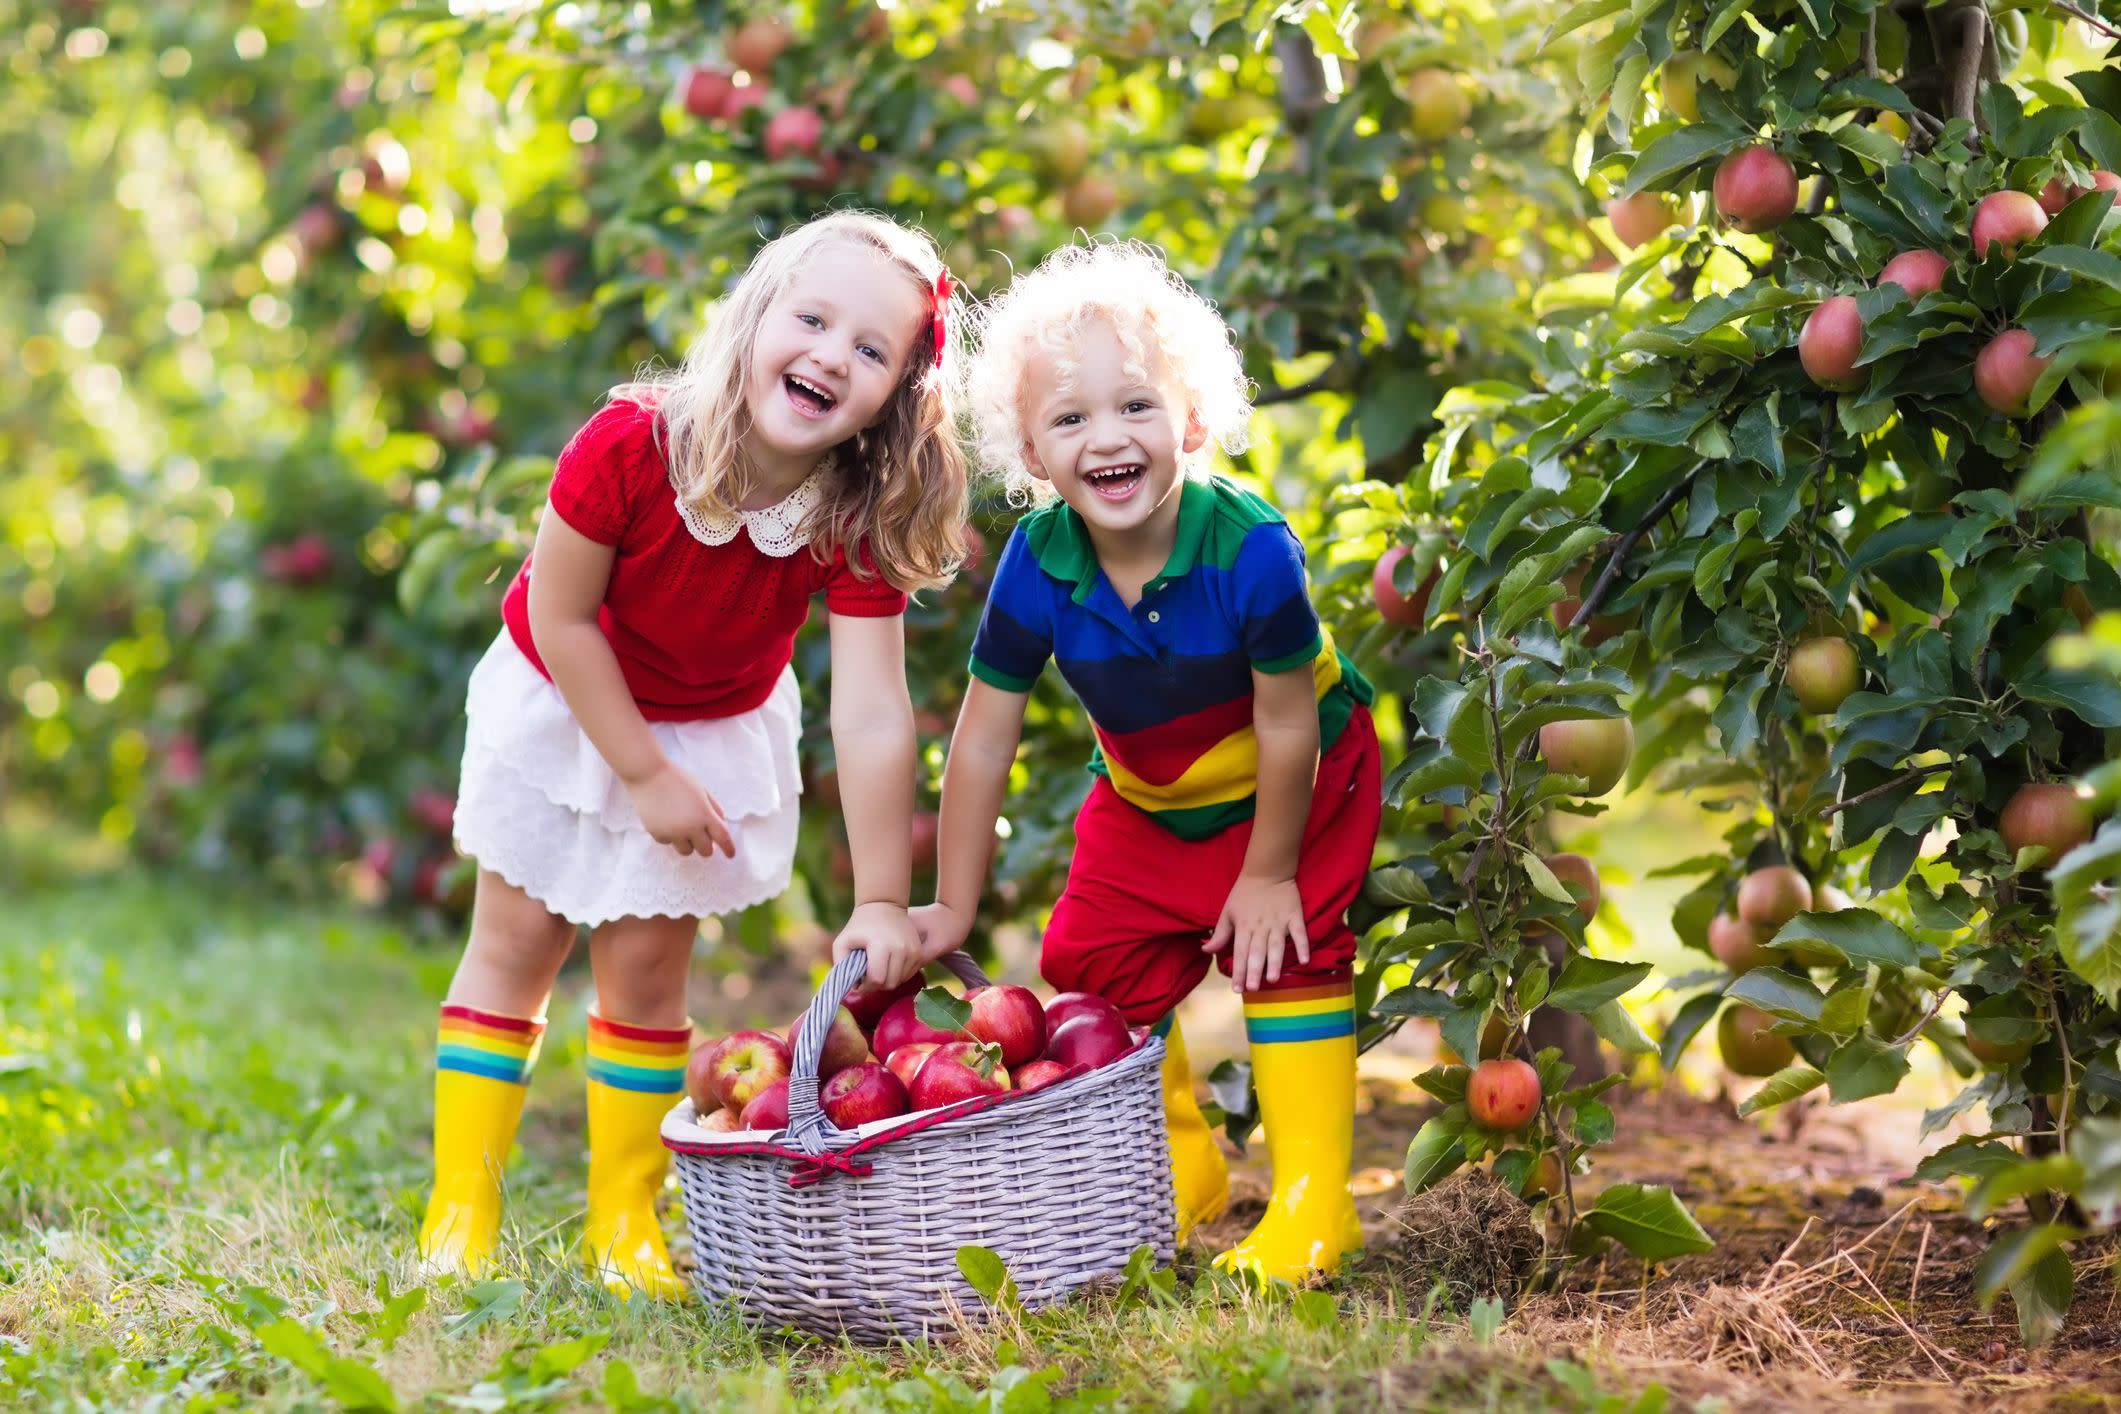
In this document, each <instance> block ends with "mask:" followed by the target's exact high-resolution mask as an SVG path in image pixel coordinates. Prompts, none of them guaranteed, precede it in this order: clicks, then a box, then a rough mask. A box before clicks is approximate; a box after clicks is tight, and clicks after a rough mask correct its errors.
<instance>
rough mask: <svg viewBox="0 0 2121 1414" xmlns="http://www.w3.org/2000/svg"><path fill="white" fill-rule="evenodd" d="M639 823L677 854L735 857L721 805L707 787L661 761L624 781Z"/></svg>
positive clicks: (733, 839)
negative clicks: (716, 853) (632, 779)
mask: <svg viewBox="0 0 2121 1414" xmlns="http://www.w3.org/2000/svg"><path fill="white" fill-rule="evenodd" d="M626 791H627V794H629V795H631V796H632V797H633V808H634V811H635V813H637V814H638V815H639V816H640V817H641V827H642V828H643V829H645V830H647V831H648V834H649V837H650V838H651V839H653V840H655V841H656V842H657V843H659V844H667V845H669V846H670V847H671V848H672V849H674V850H676V851H677V852H678V853H679V854H713V853H714V852H715V851H716V850H718V849H719V850H720V851H721V852H722V853H724V854H726V855H728V856H729V857H730V858H731V859H734V858H736V837H735V836H734V835H732V834H730V833H729V822H728V821H727V820H725V819H723V818H722V807H721V806H720V805H718V804H717V803H716V802H715V799H714V797H713V796H711V795H709V794H708V793H707V788H706V787H705V786H703V785H701V784H700V783H699V782H698V781H696V780H694V779H693V778H692V777H691V776H689V775H687V774H686V773H685V772H684V771H683V770H681V769H679V768H678V767H677V766H674V765H672V764H671V763H670V762H668V761H665V762H664V763H663V764H662V765H661V766H659V767H657V768H656V769H655V770H654V771H652V772H650V773H649V774H648V775H646V776H643V777H642V778H641V779H639V780H638V781H629V782H627V784H626Z"/></svg>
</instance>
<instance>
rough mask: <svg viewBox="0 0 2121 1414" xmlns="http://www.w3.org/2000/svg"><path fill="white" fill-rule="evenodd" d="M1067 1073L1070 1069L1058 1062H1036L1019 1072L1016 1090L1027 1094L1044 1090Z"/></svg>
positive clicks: (1021, 1068) (1023, 1067)
mask: <svg viewBox="0 0 2121 1414" xmlns="http://www.w3.org/2000/svg"><path fill="white" fill-rule="evenodd" d="M1067 1073H1068V1067H1066V1066H1064V1065H1062V1064H1061V1063H1060V1062H1059V1061H1057V1060H1035V1061H1032V1062H1031V1063H1030V1064H1029V1065H1025V1066H1022V1067H1020V1068H1019V1069H1018V1070H1017V1072H1016V1088H1017V1089H1018V1090H1020V1091H1022V1092H1024V1093H1025V1094H1029V1093H1030V1092H1031V1091H1033V1090H1043V1089H1045V1088H1046V1087H1047V1086H1048V1085H1051V1084H1052V1083H1053V1082H1054V1081H1056V1080H1058V1079H1060V1078H1061V1077H1062V1076H1064V1075H1066V1074H1067Z"/></svg>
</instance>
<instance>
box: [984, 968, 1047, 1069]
mask: <svg viewBox="0 0 2121 1414" xmlns="http://www.w3.org/2000/svg"><path fill="white" fill-rule="evenodd" d="M965 1000H966V1001H968V1002H970V1003H972V1019H971V1020H970V1021H968V1022H967V1023H966V1024H965V1030H966V1031H967V1032H968V1033H970V1034H971V1036H972V1038H973V1039H974V1040H976V1041H992V1042H993V1043H994V1044H995V1045H997V1046H1000V1047H1001V1048H1002V1064H1003V1065H1006V1066H1008V1067H1009V1068H1010V1069H1012V1070H1014V1069H1015V1068H1016V1067H1017V1066H1020V1065H1022V1064H1023V1063H1024V1062H1025V1061H1027V1060H1031V1059H1033V1058H1034V1057H1036V1056H1037V1055H1038V1053H1039V1052H1041V1051H1043V1050H1045V1049H1046V1011H1045V1008H1043V1007H1041V1006H1040V1005H1039V1004H1038V998H1037V996H1035V995H1034V994H1033V993H1032V992H1031V990H1030V989H1029V988H1028V987H1011V986H1000V987H974V988H973V989H972V990H971V991H969V992H967V993H965Z"/></svg>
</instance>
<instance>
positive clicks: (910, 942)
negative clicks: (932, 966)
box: [832, 903, 922, 992]
mask: <svg viewBox="0 0 2121 1414" xmlns="http://www.w3.org/2000/svg"><path fill="white" fill-rule="evenodd" d="M857 948H859V949H861V950H862V951H864V952H866V953H868V954H869V971H868V974H867V979H866V981H867V985H869V986H872V987H875V988H877V989H878V990H880V991H887V992H888V991H890V990H891V989H892V988H893V987H896V986H898V985H899V984H900V983H901V982H904V981H905V980H906V979H907V978H908V977H911V976H913V975H914V974H915V973H916V972H918V971H920V969H921V962H922V958H921V939H920V934H918V933H916V932H914V931H913V923H912V920H911V919H909V918H908V917H907V916H906V910H905V909H903V908H900V907H899V906H898V905H897V904H895V903H864V904H859V905H857V906H856V907H855V910H854V912H853V913H851V914H849V915H848V917H847V926H846V927H844V928H842V929H840V935H839V936H838V937H837V938H834V939H833V940H832V960H833V961H834V962H838V961H839V960H840V959H841V958H843V957H845V956H846V955H847V954H848V953H850V952H853V951H854V950H855V949H857Z"/></svg>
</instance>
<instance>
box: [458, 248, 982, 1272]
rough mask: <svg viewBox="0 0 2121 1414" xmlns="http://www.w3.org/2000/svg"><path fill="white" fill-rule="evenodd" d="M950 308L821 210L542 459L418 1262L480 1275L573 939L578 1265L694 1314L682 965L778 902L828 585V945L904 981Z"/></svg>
mask: <svg viewBox="0 0 2121 1414" xmlns="http://www.w3.org/2000/svg"><path fill="white" fill-rule="evenodd" d="M951 290H952V286H951V281H950V276H949V274H948V273H947V272H946V271H945V270H944V269H943V265H942V261H941V258H940V256H939V255H938V254H937V251H936V249H935V247H934V245H933V244H932V243H931V242H930V241H929V240H928V239H927V237H925V236H923V235H920V234H917V233H915V232H912V231H909V230H906V229H904V228H902V227H900V226H897V225H894V224H893V223H891V222H890V221H888V220H884V219H882V218H880V217H875V216H869V215H863V214H856V213H841V214H835V215H831V216H826V217H823V218H820V219H818V220H816V221H813V222H811V223H810V224H808V225H806V226H803V227H801V228H799V229H797V230H795V231H793V232H790V233H788V234H786V235H784V236H782V237H781V238H780V239H779V240H776V241H774V242H772V243H771V244H770V245H768V246H767V247H766V248H765V249H764V250H762V251H761V252H760V253H759V256H758V258H757V260H756V261H754V262H753V264H752V265H751V268H750V269H749V271H748V272H746V274H745V275H744V277H743V279H742V280H741V281H740V282H739V283H738V284H737V286H736V288H735V290H734V291H733V292H732V293H731V294H730V296H729V297H728V299H727V300H726V301H724V302H723V304H722V306H721V307H720V308H719V309H718V310H716V311H715V313H714V317H713V320H712V322H711V323H710V324H709V326H708V327H707V329H706V330H705V332H704V333H702V334H701V336H700V338H699V339H698V341H697V342H696V343H695V344H694V345H693V347H692V349H691V351H690V353H689V354H688V355H687V356H686V359H685V362H684V366H683V367H682V368H681V369H679V370H678V371H677V372H676V373H674V374H670V375H667V376H665V377H663V378H661V379H658V380H655V381H652V382H647V383H635V384H631V385H628V386H625V387H622V388H619V389H616V390H614V392H613V394H612V398H611V401H610V402H609V404H608V405H607V406H606V407H605V408H604V409H603V410H602V411H601V412H599V413H598V414H597V415H596V416H595V417H594V418H592V419H591V420H590V421H589V423H588V425H587V426H586V427H584V428H583V429H582V430H581V431H580V432H579V433H578V434H576V436H575V438H574V440H573V441H572V442H570V443H569V444H568V446H567V449H566V450H565V451H564V452H562V453H561V455H560V459H559V464H558V466H557V467H556V468H555V470H554V472H553V480H552V490H551V494H550V505H549V508H548V513H547V514H546V515H545V516H544V518H543V520H542V521H541V523H540V525H539V527H538V534H537V540H536V543H535V545H534V546H533V548H532V552H531V555H530V558H529V559H528V560H526V561H525V563H524V565H523V568H522V572H521V573H520V574H519V575H518V576H517V577H516V579H515V582H514V583H513V584H512V585H511V586H510V588H509V590H508V593H507V596H506V597H505V599H504V600H503V604H502V617H503V619H504V620H505V625H506V626H505V628H504V629H503V631H502V632H501V634H500V636H499V637H498V638H497V639H496V640H495V641H494V644H493V647H492V648H491V649H489V650H488V652H487V654H486V656H485V658H484V659H483V660H482V661H481V662H480V664H479V666H478V668H477V669H476V671H475V672H474V673H473V674H472V678H471V684H470V689H469V694H468V701H467V704H466V716H467V719H468V725H467V730H466V739H465V744H464V765H463V777H462V782H461V784H460V787H459V795H458V806H457V815H456V840H457V845H458V847H459V848H460V849H462V850H463V851H464V853H466V854H467V855H469V856H471V857H472V858H474V859H476V860H478V862H479V879H478V895H477V900H476V902H475V904H474V906H473V909H472V921H471V938H470V941H469V942H468V943H467V944H466V946H465V949H464V957H463V961H462V962H461V963H459V964H458V968H457V973H456V977H455V979H454V981H452V982H451V984H450V988H449V995H448V998H447V1000H446V1001H445V1003H444V1005H443V1007H442V1019H441V1038H440V1042H439V1044H438V1046H437V1049H436V1062H435V1134H434V1147H435V1183H434V1191H433V1195H432V1197H431V1198H430V1200H429V1203H428V1207H427V1216H426V1220H425V1222H424V1223H423V1224H422V1226H421V1229H420V1252H421V1256H422V1258H423V1260H424V1262H425V1263H426V1264H427V1265H428V1267H429V1268H430V1270H456V1271H467V1272H477V1271H479V1270H481V1269H483V1268H484V1267H485V1266H487V1265H488V1263H489V1262H490V1260H491V1258H492V1254H493V1250H494V1245H495V1242H496V1239H497V1236H498V1232H499V1222H500V1197H501V1189H500V1172H501V1165H502V1163H503V1161H504V1159H505V1158H506V1156H507V1153H508V1148H509V1144H510V1142H511V1141H512V1139H513V1137H514V1134H515V1129H516V1124H517V1121H518V1119H519V1118H520V1116H521V1114H522V1108H523V1094H524V1086H525V1083H526V1081H527V1079H528V1075H529V1071H530V1067H531V1063H532V1061H533V1060H534V1059H535V1057H536V1054H537V1050H538V1044H539V1040H540V1037H541V1036H542V1034H543V1031H544V1021H543V1019H542V1018H543V1016H544V1011H545V1004H546V999H547V998H548V997H549V995H550V994H551V991H552V985H553V979H554V977H555V976H556V975H557V973H558V971H559V968H560V964H561V962H562V961H563V960H564V959H565V958H566V956H567V952H568V950H569V948H570V947H571V946H572V945H573V943H574V937H575V930H576V928H577V926H580V925H587V926H588V927H589V928H590V930H591V933H590V942H589V947H590V962H591V966H592V968H593V970H594V972H595V978H596V1007H595V1010H594V1013H593V1014H592V1015H591V1016H590V1018H589V1045H588V1071H589V1097H588V1099H589V1103H588V1110H589V1203H588V1216H587V1232H586V1234H585V1238H584V1242H583V1249H582V1255H583V1257H584V1259H585V1260H586V1261H587V1263H588V1264H589V1266H590V1267H591V1268H592V1270H594V1271H595V1272H597V1273H598V1274H599V1275H600V1276H601V1277H602V1278H603V1280H604V1281H605V1283H606V1285H608V1286H611V1287H612V1288H613V1289H614V1290H621V1291H623V1290H626V1289H629V1288H630V1289H632V1290H638V1291H643V1292H647V1293H650V1294H652V1295H656V1296H668V1297H680V1296H682V1295H683V1286H682V1284H681V1283H680V1282H679V1281H678V1279H677V1277H676V1276H675V1274H674V1273H673V1272H672V1270H671V1266H670V1258H669V1255H668V1252H667V1251H666V1249H665V1247H664V1244H663V1234H662V1229H661V1227H660V1226H659V1224H658V1222H657V1218H656V1214H655V1196H656V1192H657V1190H658V1189H659V1188H660V1187H661V1186H662V1181H663V1175H664V1171H665V1164H666V1161H667V1154H666V1152H665V1150H664V1149H663V1146H662V1142H661V1139H660V1137H659V1127H660V1125H661V1121H662V1118H663V1115H664V1113H665V1111H667V1110H668V1109H669V1108H670V1106H671V1105H672V1104H673V1103H674V1102H675V1100H676V1098H677V1095H678V1091H679V1089H680V1088H681V1086H682V1083H683V1078H684V1072H685V1063H686V1059H687V1050H688V1044H687V1043H688V1041H689V1039H690V1034H691V1033H690V1027H689V1025H688V1023H687V1021H686V1015H685V980H686V974H687V971H688V968H689V964H690V960H691V954H692V940H693V936H694V934H695V932H696V930H697V927H698V922H699V919H700V918H701V916H703V915H706V914H720V913H728V912H732V911H734V910H736V909H741V908H745V907H748V906H750V905H752V904H755V903H759V902H762V901H764V900H767V899H771V898H773V897H774V896H776V895H777V894H779V893H780V892H781V891H782V890H784V889H785V888H786V887H787V886H788V881H789V873H790V867H791V864H792V860H793V855H794V849H795V837H796V795H797V792H798V791H799V789H800V786H799V783H798V778H797V774H796V771H797V768H796V738H797V734H798V730H799V725H800V724H799V720H798V706H797V693H796V682H795V676H794V672H793V670H792V668H791V667H790V666H789V660H790V657H791V653H792V647H793V643H794V638H795V633H796V630H797V628H798V627H799V626H801V624H802V622H803V620H804V619H805V617H806V616H807V615H808V613H809V609H810V597H811V596H812V595H813V594H816V593H819V592H822V593H823V594H824V596H825V608H826V611H827V613H828V614H829V616H830V617H829V623H830V627H831V639H832V649H831V656H832V738H833V744H834V747H835V749H836V750H837V752H838V756H839V767H840V780H841V795H842V801H843V809H844V812H845V816H846V826H847V835H848V840H849V844H850V847H851V850H852V854H853V859H854V887H855V897H856V907H855V909H854V913H853V916H852V917H851V918H850V919H849V920H848V922H847V925H846V927H845V928H844V929H843V930H842V931H841V933H840V934H839V937H838V939H837V940H836V941H835V943H834V945H833V952H834V955H835V956H839V955H843V954H844V953H845V952H847V951H848V950H849V949H851V948H863V949H866V950H867V951H868V953H869V959H870V960H869V973H870V978H871V980H872V981H874V982H876V983H878V984H880V985H883V986H887V987H888V986H892V985H895V984H897V983H898V982H899V981H901V980H903V979H904V978H906V977H908V976H910V975H911V974H912V972H913V970H914V969H915V967H916V966H918V952H919V947H918V939H917V937H916V935H915V934H914V932H913V929H912V926H911V924H910V922H909V920H908V917H907V913H906V904H907V902H908V897H907V896H908V893H909V891H910V888H911V874H912V862H911V858H910V846H909V838H910V831H911V818H912V812H913V784H914V732H913V716H912V708H911V705H910V703H909V701H908V698H907V692H906V675H905V658H904V650H905V639H904V621H903V619H902V617H901V615H902V612H903V610H904V608H905V605H906V597H905V591H907V590H913V589H921V588H928V587H933V586H937V585H941V584H943V583H946V582H947V581H948V579H949V577H950V575H951V573H952V571H953V570H954V568H955V565H956V563H957V561H958V560H959V559H960V558H961V557H962V554H963V548H962V534H963V532H962V525H963V521H964V510H965V463H964V456H963V453H962V451H961V450H960V448H959V446H958V443H957V439H956V427H955V422H956V417H955V412H956V401H957V400H956V397H955V395H954V394H953V391H952V380H953V379H954V378H955V376H956V374H957V368H956V363H957V360H956V358H955V357H954V355H953V353H952V344H951V338H950V331H951V321H950V318H949V307H950V299H951ZM533 565H534V566H535V567H536V568H535V572H533V569H532V566H533Z"/></svg>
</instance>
